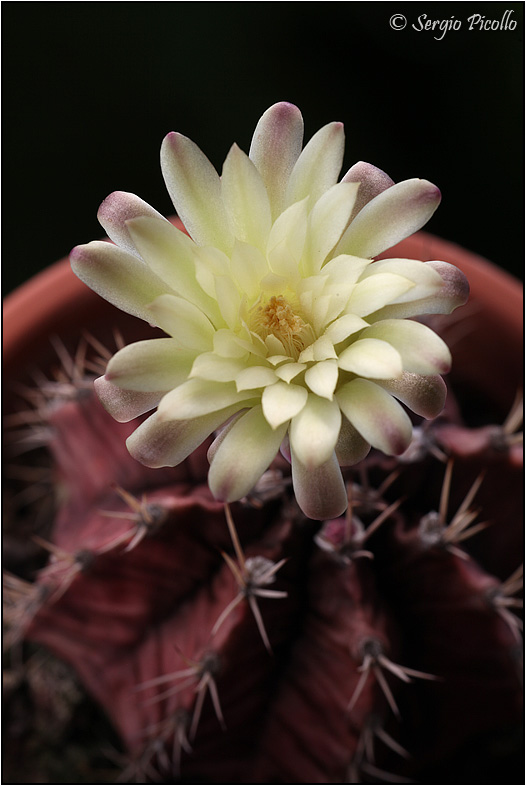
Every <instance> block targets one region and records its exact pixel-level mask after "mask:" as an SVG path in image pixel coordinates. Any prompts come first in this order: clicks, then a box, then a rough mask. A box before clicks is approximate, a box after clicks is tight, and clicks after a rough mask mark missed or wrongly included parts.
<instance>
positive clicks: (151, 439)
mask: <svg viewBox="0 0 526 786" xmlns="http://www.w3.org/2000/svg"><path fill="white" fill-rule="evenodd" d="M234 411H235V409H234V408H232V407H229V408H227V409H222V410H219V411H217V412H213V413H211V414H209V415H205V416H204V417H200V418H195V419H192V420H177V421H171V422H169V423H167V422H166V421H165V420H163V418H162V417H160V416H159V413H158V412H155V413H154V414H153V415H150V417H149V418H148V419H147V420H145V421H144V423H141V425H140V426H139V427H138V428H137V429H136V430H135V431H134V432H133V434H132V435H131V436H130V437H128V439H127V440H126V446H127V448H128V450H129V451H130V453H131V455H132V456H133V458H135V459H137V461H140V462H141V464H144V465H145V466H147V467H153V468H155V469H157V468H159V467H175V466H177V464H180V463H181V461H184V460H185V458H187V457H188V456H189V455H190V453H193V451H194V450H196V448H198V447H199V445H201V444H202V442H204V440H205V439H206V438H207V437H208V436H210V434H212V432H213V431H215V430H216V429H217V428H219V426H221V424H222V423H224V422H225V421H226V420H228V418H229V417H231V415H233V414H234Z"/></svg>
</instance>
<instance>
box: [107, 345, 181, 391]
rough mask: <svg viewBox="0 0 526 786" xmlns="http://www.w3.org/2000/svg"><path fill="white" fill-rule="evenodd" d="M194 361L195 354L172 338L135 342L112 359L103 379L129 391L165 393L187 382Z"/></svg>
mask: <svg viewBox="0 0 526 786" xmlns="http://www.w3.org/2000/svg"><path fill="white" fill-rule="evenodd" d="M194 357H195V353H194V352H189V351H188V350H184V349H181V347H180V346H179V345H178V343H177V342H176V341H174V340H173V339H172V338H156V339H149V340H147V341H137V342H136V343H135V344H129V345H128V346H126V347H123V348H122V349H120V350H119V351H118V352H117V353H116V354H115V355H114V356H113V357H112V358H111V360H110V361H109V363H108V367H107V369H106V379H107V380H109V381H110V382H113V384H114V385H117V386H118V387H121V388H127V389H128V390H141V391H143V392H146V393H147V392H151V391H152V390H161V391H164V392H166V391H168V390H172V389H173V388H175V387H177V385H180V384H181V383H182V382H184V381H185V380H186V379H187V378H188V374H189V372H190V369H191V368H192V363H193V361H194Z"/></svg>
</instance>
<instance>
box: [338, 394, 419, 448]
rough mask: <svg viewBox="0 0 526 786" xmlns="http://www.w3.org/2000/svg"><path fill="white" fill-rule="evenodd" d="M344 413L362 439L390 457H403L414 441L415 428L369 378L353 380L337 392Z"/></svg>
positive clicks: (399, 407)
mask: <svg viewBox="0 0 526 786" xmlns="http://www.w3.org/2000/svg"><path fill="white" fill-rule="evenodd" d="M336 400H337V402H338V404H339V405H340V407H341V410H342V412H343V414H344V415H345V417H346V418H348V420H350V422H351V423H352V424H353V426H354V427H355V428H356V429H357V431H358V432H359V433H360V434H361V435H362V437H363V438H364V439H365V440H367V442H369V443H370V444H371V445H372V446H373V447H375V448H378V449H379V450H382V451H383V452H384V453H386V454H387V455H389V456H391V455H400V454H401V453H403V452H404V450H406V449H407V446H408V445H409V442H410V441H411V434H412V425H411V421H410V419H409V417H408V415H407V414H406V413H405V412H404V410H403V409H402V407H401V406H400V404H398V403H397V402H396V401H395V400H394V398H393V397H392V396H390V395H389V393H388V392H387V391H386V390H383V389H382V388H381V387H379V386H378V385H375V383H374V382H370V381H369V380H366V379H353V380H352V381H351V382H348V383H347V384H346V385H344V386H343V387H342V388H340V390H337V391H336Z"/></svg>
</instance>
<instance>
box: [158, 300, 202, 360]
mask: <svg viewBox="0 0 526 786" xmlns="http://www.w3.org/2000/svg"><path fill="white" fill-rule="evenodd" d="M148 312H149V315H150V322H155V324H156V325H157V326H158V327H160V328H161V329H162V330H164V331H165V332H166V333H168V334H169V335H170V336H173V338H175V339H177V342H178V343H179V345H180V346H182V347H184V348H185V349H189V350H194V351H196V352H206V351H207V350H209V349H211V348H212V344H213V338H214V327H213V325H212V323H211V322H210V320H209V319H208V317H206V316H205V315H204V314H203V312H202V311H201V310H200V309H199V308H197V306H194V305H193V303H190V302H189V301H188V300H185V299H184V298H181V297H178V296H177V295H161V296H160V297H158V298H156V299H155V300H154V301H153V303H150V305H149V306H148Z"/></svg>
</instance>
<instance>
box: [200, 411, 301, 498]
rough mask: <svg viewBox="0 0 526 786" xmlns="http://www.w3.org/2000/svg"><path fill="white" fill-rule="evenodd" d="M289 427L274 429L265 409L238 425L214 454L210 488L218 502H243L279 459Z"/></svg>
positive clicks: (250, 415)
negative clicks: (282, 443) (268, 420)
mask: <svg viewBox="0 0 526 786" xmlns="http://www.w3.org/2000/svg"><path fill="white" fill-rule="evenodd" d="M286 431H287V424H283V425H282V426H280V427H278V428H276V429H275V430H274V429H272V428H271V426H270V425H269V424H268V422H267V420H266V418H265V416H264V415H263V411H262V408H261V406H259V405H258V406H256V407H253V408H252V409H250V410H249V411H248V412H247V413H245V414H244V415H243V416H242V417H241V418H239V419H238V420H236V421H235V423H234V425H233V426H232V427H230V428H229V429H228V433H227V434H226V435H225V436H224V437H223V438H222V439H221V443H220V444H219V446H218V447H217V449H215V450H214V451H213V453H212V454H211V455H213V458H212V463H211V465H210V471H209V473H208V484H209V486H210V490H211V491H212V494H213V495H214V497H215V498H216V499H219V500H221V501H223V502H233V501H235V500H237V499H241V497H244V496H245V495H246V494H248V493H249V491H250V490H251V489H252V488H253V487H254V486H255V485H256V483H257V481H258V480H259V478H260V477H261V475H262V474H263V473H264V472H265V470H266V469H267V468H268V467H269V465H270V464H271V462H272V460H273V459H274V458H275V456H276V454H277V452H278V450H279V446H280V444H281V441H282V439H283V437H284V436H285V433H286Z"/></svg>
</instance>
